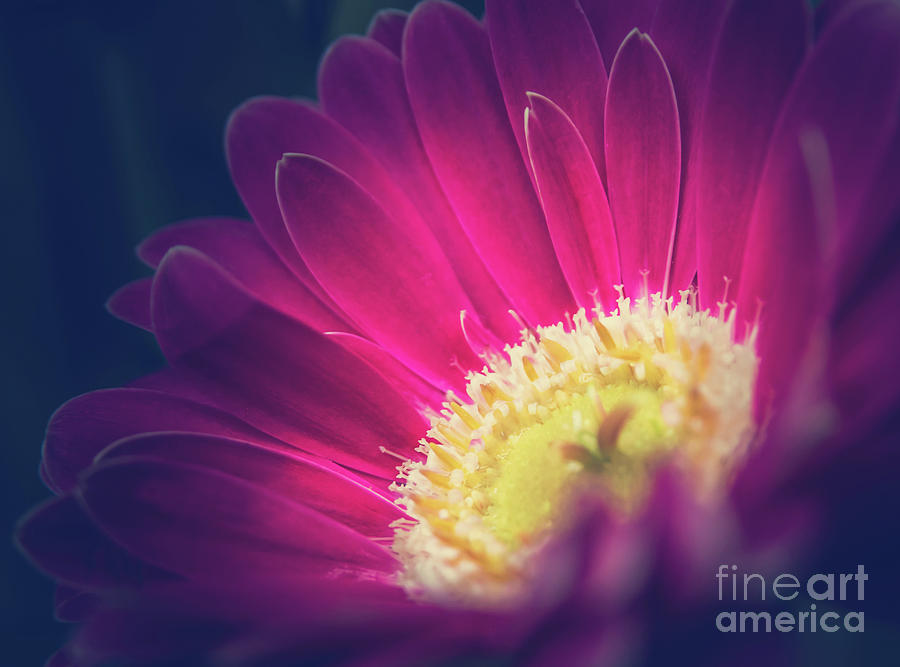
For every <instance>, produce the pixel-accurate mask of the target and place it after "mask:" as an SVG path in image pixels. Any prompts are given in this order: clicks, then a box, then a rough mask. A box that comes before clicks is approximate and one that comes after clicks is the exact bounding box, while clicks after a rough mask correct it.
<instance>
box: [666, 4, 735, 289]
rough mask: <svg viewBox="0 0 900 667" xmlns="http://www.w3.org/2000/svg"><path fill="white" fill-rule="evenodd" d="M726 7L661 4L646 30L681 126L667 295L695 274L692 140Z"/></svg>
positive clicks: (696, 133) (696, 129)
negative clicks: (667, 78) (665, 71)
mask: <svg viewBox="0 0 900 667" xmlns="http://www.w3.org/2000/svg"><path fill="white" fill-rule="evenodd" d="M728 4H729V2H728V0H712V1H711V2H689V3H685V2H683V0H661V1H660V3H659V7H658V8H657V10H656V14H655V15H654V17H653V23H652V25H651V27H650V36H651V37H653V41H654V43H655V44H656V46H657V47H658V48H659V52H660V53H661V54H662V56H663V59H664V60H665V61H666V67H668V69H669V75H670V76H671V77H672V86H673V88H674V89H675V98H676V99H677V101H678V118H679V121H680V123H681V154H682V159H681V194H680V196H679V199H678V224H677V226H676V230H675V247H674V249H673V252H672V266H671V268H670V279H669V292H670V293H675V292H676V291H678V290H683V289H687V288H688V286H689V285H690V284H691V281H692V280H693V279H694V274H696V272H697V223H696V192H695V190H696V187H697V173H696V166H695V165H696V155H697V150H696V149H697V138H698V136H699V127H700V113H701V111H702V110H703V103H704V101H705V100H706V90H707V87H708V86H709V64H710V61H711V60H712V55H713V51H714V49H715V47H716V45H717V43H718V35H719V31H720V30H721V27H722V21H723V19H724V16H725V10H726V9H727V7H728Z"/></svg>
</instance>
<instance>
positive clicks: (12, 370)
mask: <svg viewBox="0 0 900 667" xmlns="http://www.w3.org/2000/svg"><path fill="white" fill-rule="evenodd" d="M0 4H2V9H0V170H2V171H0V204H2V208H0V216H2V222H0V229H2V232H0V234H2V236H0V252H2V258H0V271H2V274H0V286H2V287H0V290H2V301H0V322H2V325H0V337H2V346H0V354H2V369H0V382H2V396H0V398H2V403H0V405H2V415H3V416H2V432H0V437H2V442H0V456H2V459H0V471H2V472H0V475H2V479H0V494H2V496H0V498H2V500H0V508H2V515H0V519H2V524H0V534H3V535H6V536H7V537H5V538H3V539H2V549H0V570H2V579H0V586H2V590H0V599H2V602H3V615H4V616H3V618H2V625H0V633H2V635H3V636H2V640H3V643H2V648H0V652H2V658H0V663H2V664H4V665H10V666H16V667H18V666H19V665H23V666H28V665H40V664H42V662H43V661H44V660H45V659H46V658H47V656H49V655H50V654H51V653H52V652H53V650H55V648H56V647H57V646H58V645H59V644H60V643H62V642H63V641H64V639H65V636H66V633H67V632H68V631H69V628H67V627H66V626H64V625H62V624H59V623H57V622H55V621H54V620H53V618H52V595H53V593H52V586H51V584H50V582H49V581H48V580H46V579H45V578H44V577H43V576H41V575H40V574H39V573H37V572H36V571H34V570H33V569H32V568H31V567H30V566H29V565H28V563H27V562H26V561H25V559H24V558H23V557H22V556H21V555H20V554H19V553H18V552H16V550H15V549H14V547H13V546H12V543H11V540H10V538H9V537H8V536H9V535H10V534H11V533H12V530H13V527H14V525H15V523H16V521H17V519H18V517H19V516H20V515H21V514H22V513H24V512H25V511H27V510H28V509H29V508H30V507H31V506H33V505H34V504H36V503H38V502H40V501H41V500H43V499H44V498H46V497H47V496H48V495H49V491H48V490H47V489H46V488H44V486H43V484H42V483H41V482H40V480H39V479H38V476H37V469H38V462H39V457H40V445H41V440H42V439H43V432H44V427H45V425H46V422H47V419H48V417H49V416H50V414H51V413H52V412H53V410H54V409H55V408H56V407H57V406H59V404H60V403H62V402H63V401H65V400H66V399H68V398H70V397H72V396H75V395H77V394H81V393H84V392H86V391H90V390H92V389H99V388H102V387H113V386H117V385H121V384H123V383H125V382H128V381H129V380H131V379H133V378H135V377H137V376H139V375H142V374H144V373H147V372H149V371H152V370H153V369H155V368H157V367H158V366H159V365H161V364H162V357H161V355H160V354H159V353H158V351H157V349H156V345H155V343H154V341H153V339H152V337H151V336H150V335H149V334H146V333H144V332H141V331H140V330H138V329H134V328H132V327H130V326H128V325H126V324H124V323H122V322H119V321H118V320H116V319H114V318H113V317H112V316H110V315H108V314H107V313H106V311H105V310H104V306H103V304H104V302H105V301H106V299H107V298H108V297H109V295H110V294H112V292H113V291H114V290H115V289H116V288H118V287H119V286H121V285H122V284H124V283H126V282H128V281H130V280H133V279H135V278H138V277H141V276H144V275H147V274H148V273H149V271H148V270H147V269H146V268H145V267H144V266H143V265H142V264H141V263H140V262H139V261H138V260H137V259H136V257H135V255H134V251H133V248H134V246H135V245H136V244H137V243H138V242H139V241H140V240H141V239H142V238H143V237H145V236H147V235H148V234H150V233H151V232H152V231H153V230H154V229H156V228H157V227H160V226H162V225H165V224H168V223H171V222H174V221H177V220H181V219H184V218H190V217H193V216H202V215H213V214H223V215H238V216H244V215H246V213H245V211H244V209H243V206H242V204H241V202H240V200H239V199H238V197H237V195H236V194H235V192H234V190H233V188H232V187H231V183H230V181H229V177H228V171H227V168H226V165H225V157H224V153H223V147H222V146H223V141H222V134H223V129H224V125H225V120H226V118H227V116H228V114H229V112H230V111H231V110H232V109H233V108H234V107H235V106H237V105H238V104H239V103H240V102H241V101H243V100H244V99H246V98H247V97H251V96H253V95H258V94H278V95H292V96H293V95H306V96H311V95H313V94H314V91H315V71H316V66H317V64H318V60H319V56H320V55H321V53H322V51H323V50H324V49H325V47H326V46H327V45H328V43H329V42H330V41H331V40H333V39H334V38H335V37H337V36H339V35H341V34H343V33H348V32H349V33H362V32H364V31H365V29H366V26H367V25H368V22H369V20H370V19H371V17H372V15H373V14H374V13H375V12H376V11H377V10H379V9H381V8H384V7H388V6H390V7H399V8H402V9H409V8H410V7H411V6H412V5H413V4H415V3H414V2H413V1H412V0H385V1H378V0H215V1H214V0H207V1H205V2H204V1H201V0H155V1H152V2H121V1H114V0H100V1H95V2H83V1H79V0H12V2H10V1H9V0H7V1H6V2H3V3H0ZM459 4H462V5H464V6H466V7H467V8H468V9H470V10H471V11H472V12H473V13H475V14H476V15H477V16H480V15H481V13H482V5H483V3H482V2H478V1H474V2H472V1H464V2H460V3H459Z"/></svg>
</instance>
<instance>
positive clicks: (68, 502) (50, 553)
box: [15, 496, 171, 590]
mask: <svg viewBox="0 0 900 667" xmlns="http://www.w3.org/2000/svg"><path fill="white" fill-rule="evenodd" d="M15 541H16V544H17V546H18V547H19V548H20V549H21V550H22V551H23V552H24V553H25V554H26V555H27V556H28V558H29V559H31V561H32V562H33V563H34V564H35V565H36V566H37V567H38V568H39V569H41V570H43V571H44V572H46V573H47V574H49V575H50V576H52V577H53V578H55V579H58V580H60V581H64V582H66V583H68V584H71V585H73V586H76V587H78V588H81V589H89V590H99V589H108V588H116V587H120V586H130V587H137V586H140V585H141V584H143V583H146V582H149V581H150V580H162V579H165V578H168V577H170V576H171V575H169V574H168V573H166V572H163V571H161V570H158V569H157V568H155V567H153V566H152V565H149V564H148V563H146V562H143V561H141V560H140V559H139V558H136V557H135V556H133V555H132V554H130V553H129V552H127V551H126V550H125V549H123V548H122V547H121V546H119V545H118V544H116V543H114V542H113V541H112V540H110V539H109V537H108V536H106V535H105V534H104V533H103V532H102V531H101V530H100V529H99V528H98V527H97V525H96V524H95V523H94V522H93V521H92V520H91V519H90V518H89V517H88V516H87V515H86V514H85V513H84V510H83V509H82V507H81V506H80V505H79V504H78V501H77V500H75V498H74V497H72V496H63V497H61V498H53V499H51V500H48V501H47V502H45V503H44V504H42V505H39V506H38V507H36V508H34V509H33V510H32V511H31V512H29V513H28V514H27V515H25V516H24V517H23V518H22V520H21V521H20V522H19V525H18V526H17V527H16V534H15Z"/></svg>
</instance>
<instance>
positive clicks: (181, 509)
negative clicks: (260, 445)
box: [80, 457, 394, 580]
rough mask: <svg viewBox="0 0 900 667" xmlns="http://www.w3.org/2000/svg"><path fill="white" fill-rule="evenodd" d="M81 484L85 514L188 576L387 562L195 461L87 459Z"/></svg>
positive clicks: (357, 538)
mask: <svg viewBox="0 0 900 667" xmlns="http://www.w3.org/2000/svg"><path fill="white" fill-rule="evenodd" d="M80 493H81V497H82V499H83V502H84V503H85V506H86V507H87V508H88V511H89V513H90V515H91V516H92V518H94V519H95V520H96V521H97V522H98V524H100V525H101V526H102V527H103V529H104V530H105V531H106V532H107V533H109V534H110V535H111V536H112V537H113V539H115V540H116V542H118V543H120V544H122V545H123V546H125V547H126V548H127V549H128V550H129V551H130V552H132V553H134V554H138V555H139V556H140V557H142V558H143V559H145V560H146V561H148V562H150V563H153V564H155V565H157V566H159V567H162V568H164V569H166V570H170V571H172V572H176V573H178V574H180V575H182V576H185V577H188V578H190V579H197V580H220V579H223V578H232V577H235V576H244V575H246V573H248V572H260V573H267V574H276V573H278V574H281V575H282V576H286V575H287V576H289V575H291V574H293V575H295V576H300V575H301V574H303V575H309V574H320V575H327V574H331V575H339V574H351V573H357V572H365V571H372V570H374V571H380V572H386V571H390V570H391V569H392V568H393V563H394V561H393V558H392V557H391V556H390V555H389V554H388V553H387V552H386V551H385V550H384V549H382V548H380V547H378V546H376V545H375V543H373V542H371V541H370V540H368V539H366V538H365V537H363V536H362V535H360V534H359V533H357V532H356V531H353V530H351V529H350V528H347V527H346V526H343V525H341V524H340V523H338V522H337V521H335V520H333V519H330V518H328V517H326V516H324V515H322V514H320V513H319V512H316V511H315V510H313V509H310V508H308V507H306V506H304V505H301V504H298V503H294V502H291V501H290V500H287V499H285V498H283V497H282V496H280V495H277V494H275V493H273V492H271V491H268V490H266V489H264V488H262V487H260V486H257V485H255V484H251V483H248V482H246V481H244V480H241V479H238V478H236V477H232V476H230V475H226V474H223V473H220V472H215V471H212V470H207V469H204V468H201V467H197V466H193V465H187V464H182V463H167V462H163V461H158V460H153V459H144V458H139V457H131V458H121V459H118V458H117V459H114V460H109V461H106V462H104V463H103V464H101V465H97V466H95V467H93V468H91V470H90V471H89V473H88V474H87V475H86V476H85V477H84V478H83V479H82V481H81V492H80Z"/></svg>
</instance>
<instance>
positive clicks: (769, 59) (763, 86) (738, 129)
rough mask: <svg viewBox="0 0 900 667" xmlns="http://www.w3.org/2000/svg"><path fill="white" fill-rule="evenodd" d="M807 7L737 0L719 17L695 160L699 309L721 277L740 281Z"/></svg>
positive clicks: (786, 0) (796, 1)
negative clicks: (750, 226)
mask: <svg viewBox="0 0 900 667" xmlns="http://www.w3.org/2000/svg"><path fill="white" fill-rule="evenodd" d="M807 4H808V3H807V2H806V1H805V0H762V1H761V0H736V2H734V3H733V4H732V6H731V8H730V10H729V12H728V14H727V16H726V17H725V22H724V25H723V28H722V34H721V37H720V39H719V47H718V50H717V52H716V54H715V55H714V56H713V61H712V66H711V67H712V69H711V72H710V80H709V92H708V94H707V98H706V104H705V106H704V110H703V119H702V127H701V130H700V132H701V137H700V139H699V142H700V143H699V146H698V151H699V152H698V154H697V163H696V166H697V184H696V204H697V271H698V287H699V290H700V305H701V306H702V307H704V308H707V307H710V306H711V305H713V304H714V303H716V302H717V301H719V300H720V299H722V298H723V291H724V289H725V278H726V277H727V278H728V279H729V280H730V281H733V282H734V283H737V281H738V279H739V276H740V264H741V260H742V258H743V256H744V248H745V245H746V238H747V224H748V221H749V219H750V213H751V210H752V206H753V198H754V196H755V195H756V187H757V184H758V182H759V175H760V173H761V170H762V166H763V160H764V159H765V156H766V149H767V147H768V145H769V140H770V137H771V134H772V127H773V126H774V124H775V120H776V118H777V116H778V111H779V109H780V108H781V103H782V100H783V98H784V96H785V94H786V92H787V90H788V87H789V85H790V83H791V81H792V80H793V78H794V75H795V73H796V71H797V68H798V67H799V66H800V63H801V62H802V61H803V58H804V56H805V55H806V52H807V45H808V42H809V27H810V20H809V11H808V9H807ZM735 289H737V285H735ZM732 293H736V292H732Z"/></svg>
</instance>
